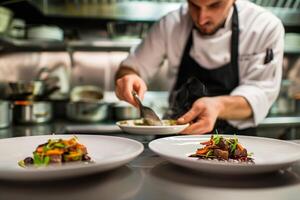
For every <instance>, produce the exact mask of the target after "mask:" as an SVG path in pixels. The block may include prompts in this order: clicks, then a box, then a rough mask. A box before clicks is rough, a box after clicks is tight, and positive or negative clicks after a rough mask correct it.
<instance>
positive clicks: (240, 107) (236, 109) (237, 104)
mask: <svg viewBox="0 0 300 200" xmlns="http://www.w3.org/2000/svg"><path fill="white" fill-rule="evenodd" d="M212 98H215V100H216V101H217V102H218V104H217V105H219V106H218V109H219V116H218V118H220V119H226V120H241V119H248V118H250V117H251V116H252V115H253V112H252V108H251V106H250V104H249V103H248V101H247V100H246V99H245V98H244V97H242V96H218V97H212Z"/></svg>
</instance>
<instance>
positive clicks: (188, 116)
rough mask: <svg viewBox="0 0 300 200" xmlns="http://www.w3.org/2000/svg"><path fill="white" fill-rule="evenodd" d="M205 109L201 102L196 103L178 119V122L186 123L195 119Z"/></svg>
mask: <svg viewBox="0 0 300 200" xmlns="http://www.w3.org/2000/svg"><path fill="white" fill-rule="evenodd" d="M203 109H204V107H203V105H202V104H201V103H194V104H193V106H192V108H191V109H190V110H189V111H188V112H186V113H185V114H184V115H183V116H181V117H179V119H177V123H178V124H186V123H189V122H191V121H193V120H194V119H196V118H198V117H199V115H200V114H201V113H202V112H203Z"/></svg>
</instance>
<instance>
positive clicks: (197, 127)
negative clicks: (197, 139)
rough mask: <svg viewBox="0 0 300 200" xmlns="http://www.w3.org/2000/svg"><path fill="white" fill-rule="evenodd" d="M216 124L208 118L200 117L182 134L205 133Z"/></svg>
mask: <svg viewBox="0 0 300 200" xmlns="http://www.w3.org/2000/svg"><path fill="white" fill-rule="evenodd" d="M213 127H214V124H213V123H212V122H211V121H209V120H206V119H200V120H198V121H197V122H195V123H193V124H192V125H190V126H188V127H187V128H186V129H184V130H183V131H182V132H181V133H182V134H193V135H196V134H205V133H208V132H211V131H212V130H213Z"/></svg>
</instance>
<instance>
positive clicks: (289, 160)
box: [149, 135, 300, 174]
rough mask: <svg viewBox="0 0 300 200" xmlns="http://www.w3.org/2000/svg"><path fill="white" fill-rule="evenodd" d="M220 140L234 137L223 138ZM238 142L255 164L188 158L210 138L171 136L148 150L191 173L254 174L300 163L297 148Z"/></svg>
mask: <svg viewBox="0 0 300 200" xmlns="http://www.w3.org/2000/svg"><path fill="white" fill-rule="evenodd" d="M224 137H226V138H227V137H231V138H232V137H234V136H233V135H225V136H224ZM237 137H238V139H239V142H240V143H241V144H242V145H243V146H244V147H245V148H246V149H247V150H248V152H252V153H253V156H252V157H253V158H254V162H255V164H246V163H230V162H218V161H209V160H201V159H198V158H191V157H189V155H191V154H194V153H195V152H196V150H197V149H198V148H200V147H202V145H201V144H200V142H204V141H207V140H209V139H210V135H199V136H174V137H166V138H161V139H157V140H154V141H152V142H150V143H149V148H150V149H151V150H152V151H154V152H155V153H157V154H158V155H160V156H162V157H164V158H165V159H167V160H168V161H170V162H172V163H174V164H177V165H180V166H183V167H188V168H191V169H194V170H199V171H204V172H210V173H219V174H255V173H266V172H272V171H276V170H279V169H284V168H287V167H288V166H290V165H291V164H293V163H294V162H296V161H299V160H300V145H299V144H295V143H292V142H288V141H282V140H277V139H270V138H262V137H250V136H237Z"/></svg>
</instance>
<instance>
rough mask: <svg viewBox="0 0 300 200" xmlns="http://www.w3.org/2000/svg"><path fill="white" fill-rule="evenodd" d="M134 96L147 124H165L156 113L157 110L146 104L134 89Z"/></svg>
mask: <svg viewBox="0 0 300 200" xmlns="http://www.w3.org/2000/svg"><path fill="white" fill-rule="evenodd" d="M132 96H133V97H134V99H135V101H136V102H137V103H138V105H139V109H140V112H141V117H142V118H143V120H144V123H145V124H147V125H150V126H162V125H163V123H162V121H161V120H160V119H159V117H158V116H157V114H155V112H154V111H153V110H152V109H151V108H149V107H147V106H144V105H143V104H142V101H141V99H140V98H139V96H138V95H137V93H136V92H135V91H132Z"/></svg>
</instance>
